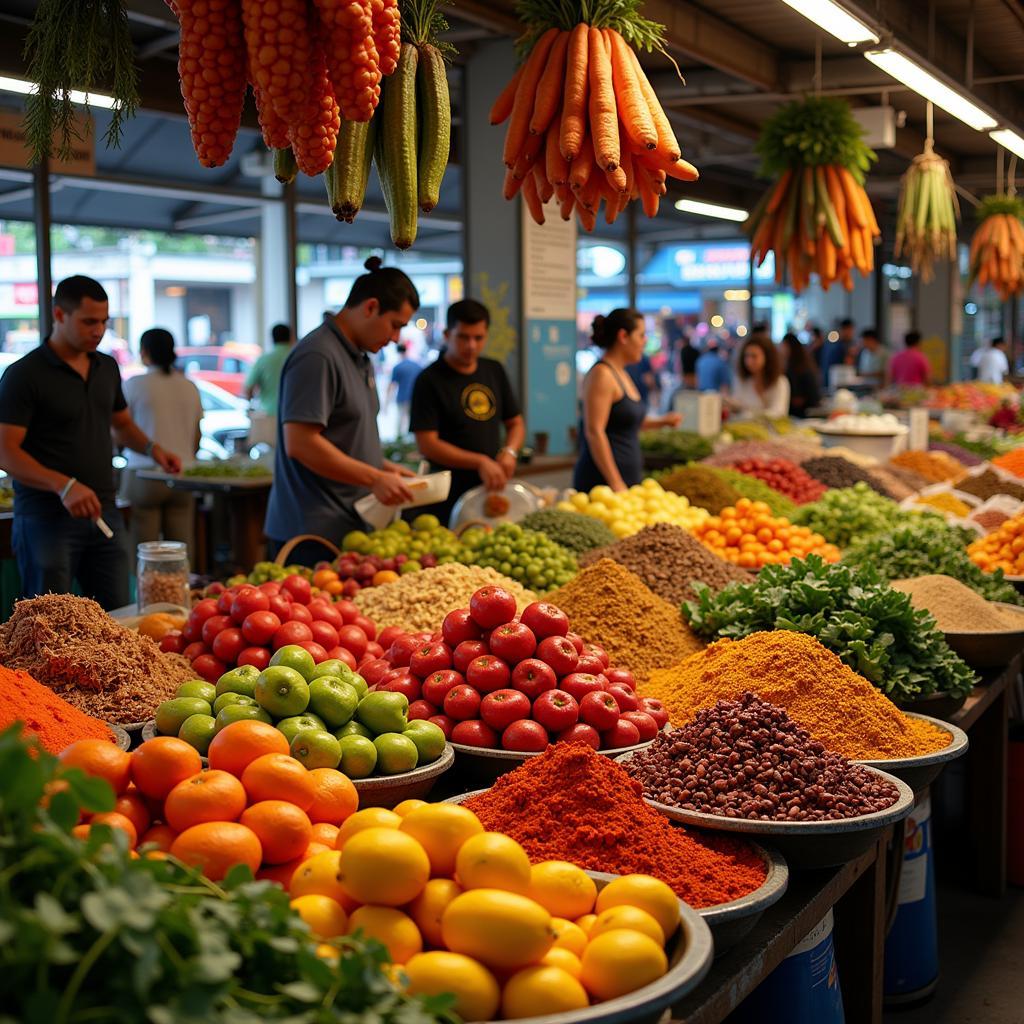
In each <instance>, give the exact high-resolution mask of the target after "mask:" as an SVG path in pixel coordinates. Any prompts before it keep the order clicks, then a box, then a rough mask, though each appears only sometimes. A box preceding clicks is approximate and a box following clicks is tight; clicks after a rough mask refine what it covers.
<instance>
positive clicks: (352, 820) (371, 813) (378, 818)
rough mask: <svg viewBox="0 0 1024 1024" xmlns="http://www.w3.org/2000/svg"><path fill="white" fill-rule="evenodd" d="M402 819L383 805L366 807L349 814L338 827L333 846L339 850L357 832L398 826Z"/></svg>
mask: <svg viewBox="0 0 1024 1024" xmlns="http://www.w3.org/2000/svg"><path fill="white" fill-rule="evenodd" d="M401 824H402V819H401V818H400V817H399V816H398V815H397V814H395V812H394V811H389V810H386V809H385V808H383V807H367V808H365V809H364V810H362V811H356V812H355V814H350V815H349V816H348V817H347V818H346V819H345V820H344V821H343V822H342V825H341V828H339V829H338V838H337V839H336V840H335V841H334V848H335V849H336V850H340V849H341V848H342V847H343V846H344V845H345V844H346V843H347V842H348V841H349V840H350V839H351V838H352V837H353V836H354V835H355V834H356V833H357V832H362V831H363V830H364V829H367V828H398V826H399V825H401Z"/></svg>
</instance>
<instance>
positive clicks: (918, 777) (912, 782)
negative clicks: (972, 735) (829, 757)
mask: <svg viewBox="0 0 1024 1024" xmlns="http://www.w3.org/2000/svg"><path fill="white" fill-rule="evenodd" d="M904 714H905V715H906V716H907V717H908V718H920V719H923V720H924V721H926V722H931V724H932V725H934V726H935V728H936V729H941V730H942V731H943V732H945V733H948V734H949V743H948V744H947V745H946V746H944V747H942V748H941V749H940V750H935V751H933V752H932V753H930V754H921V755H919V756H918V757H904V758H900V759H898V760H892V761H856V762H854V763H855V764H862V765H865V766H866V767H868V768H876V769H878V770H880V771H883V772H886V773H887V774H889V775H893V776H895V777H896V778H897V779H899V780H900V781H901V782H905V783H906V784H907V785H908V786H909V787H910V788H911V789H912V790H913V791H914V792H915V793H919V792H920V791H921V790H922V789H924V788H925V786H930V785H931V784H932V783H933V782H934V781H935V780H936V779H937V778H938V777H939V775H940V773H941V772H942V769H943V768H945V767H946V765H947V764H948V763H949V762H950V761H955V760H956V759H957V758H958V757H960V756H961V755H962V754H965V753H966V752H967V746H968V743H969V741H968V739H967V733H965V732H964V731H963V729H959V728H957V727H956V726H955V725H952V724H951V723H950V722H942V721H940V720H939V719H937V718H932V717H930V716H929V715H918V714H915V713H914V712H912V711H905V712H904Z"/></svg>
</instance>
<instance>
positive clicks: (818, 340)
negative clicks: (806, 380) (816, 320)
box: [807, 327, 825, 377]
mask: <svg viewBox="0 0 1024 1024" xmlns="http://www.w3.org/2000/svg"><path fill="white" fill-rule="evenodd" d="M807 330H808V333H809V334H810V336H811V340H810V343H809V344H808V346H807V347H808V349H809V350H810V356H811V359H812V360H813V362H814V366H815V369H816V370H817V371H818V376H819V377H820V376H821V357H822V354H823V353H824V349H825V333H824V331H822V329H821V328H820V327H808V328H807Z"/></svg>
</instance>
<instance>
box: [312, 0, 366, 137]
mask: <svg viewBox="0 0 1024 1024" xmlns="http://www.w3.org/2000/svg"><path fill="white" fill-rule="evenodd" d="M314 6H315V9H316V14H317V18H318V20H319V23H320V26H321V32H322V34H323V36H324V49H325V51H326V53H327V69H328V72H329V73H330V76H331V84H332V85H333V86H334V95H335V98H336V99H337V101H338V106H339V107H340V108H341V116H342V117H344V118H345V119H346V120H348V121H369V120H370V118H371V117H373V112H374V111H375V110H376V109H377V103H378V101H379V100H380V80H381V67H380V59H379V55H378V53H377V46H376V43H375V42H374V36H373V5H372V3H371V0H315V3H314Z"/></svg>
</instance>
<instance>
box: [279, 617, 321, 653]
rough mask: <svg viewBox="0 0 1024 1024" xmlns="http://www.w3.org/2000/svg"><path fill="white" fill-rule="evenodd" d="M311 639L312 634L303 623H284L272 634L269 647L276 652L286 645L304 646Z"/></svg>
mask: <svg viewBox="0 0 1024 1024" xmlns="http://www.w3.org/2000/svg"><path fill="white" fill-rule="evenodd" d="M312 639H313V632H312V630H311V629H310V628H309V626H307V625H306V624H305V623H304V622H285V623H282V625H281V626H280V627H278V630H277V632H276V633H274V636H273V639H272V640H271V646H272V647H273V648H274V650H275V651H276V650H278V649H279V648H281V647H286V646H287V645H288V644H304V643H308V642H309V641H311V640H312Z"/></svg>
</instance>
